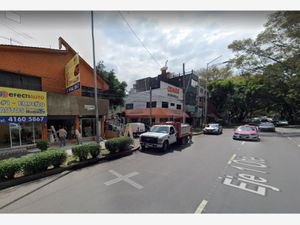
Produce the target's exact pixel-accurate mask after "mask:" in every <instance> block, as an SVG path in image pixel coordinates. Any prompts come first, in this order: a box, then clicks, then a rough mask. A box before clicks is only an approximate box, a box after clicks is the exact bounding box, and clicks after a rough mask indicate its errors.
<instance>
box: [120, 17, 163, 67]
mask: <svg viewBox="0 0 300 225" xmlns="http://www.w3.org/2000/svg"><path fill="white" fill-rule="evenodd" d="M119 14H120V16H121V18H122V19H123V20H124V21H125V23H126V24H127V26H128V27H129V29H130V31H131V32H132V33H133V35H134V36H135V37H136V38H137V39H138V41H139V42H140V43H141V45H142V46H143V47H144V49H146V51H147V52H148V53H149V55H150V56H151V58H152V59H153V60H154V62H155V63H156V64H157V65H158V66H159V67H161V65H160V64H159V62H158V61H157V60H156V59H155V57H154V56H153V54H152V53H151V52H150V50H149V49H148V48H147V47H146V46H145V44H144V43H143V41H142V40H141V39H140V38H139V36H138V35H137V34H136V32H135V31H134V30H133V28H132V27H131V25H130V24H129V22H128V21H127V20H126V18H125V17H124V16H123V14H122V13H121V12H119Z"/></svg>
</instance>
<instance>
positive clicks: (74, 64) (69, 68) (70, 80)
mask: <svg viewBox="0 0 300 225" xmlns="http://www.w3.org/2000/svg"><path fill="white" fill-rule="evenodd" d="M65 77H66V92H67V93H71V92H73V91H75V90H77V89H79V88H80V71H79V55H78V54H76V55H75V56H74V57H73V58H72V59H71V60H70V61H69V62H68V63H67V65H66V66H65Z"/></svg>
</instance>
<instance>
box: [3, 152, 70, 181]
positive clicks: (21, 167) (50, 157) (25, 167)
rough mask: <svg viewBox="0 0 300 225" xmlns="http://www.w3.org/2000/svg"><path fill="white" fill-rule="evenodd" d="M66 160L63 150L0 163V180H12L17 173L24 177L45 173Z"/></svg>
mask: <svg viewBox="0 0 300 225" xmlns="http://www.w3.org/2000/svg"><path fill="white" fill-rule="evenodd" d="M66 159H67V153H66V151H65V150H52V151H47V152H39V153H35V154H33V155H29V156H25V157H23V158H19V159H8V160H2V161H0V180H1V181H3V180H9V179H13V178H14V176H15V174H16V173H17V172H21V171H23V173H24V175H32V174H36V173H41V172H44V171H47V169H48V167H49V166H51V165H53V166H54V168H57V167H59V166H60V165H61V164H63V163H64V162H65V161H66Z"/></svg>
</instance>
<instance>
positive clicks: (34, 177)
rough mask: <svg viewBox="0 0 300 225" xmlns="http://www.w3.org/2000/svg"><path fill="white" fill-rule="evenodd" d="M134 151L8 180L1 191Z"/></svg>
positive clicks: (1, 183)
mask: <svg viewBox="0 0 300 225" xmlns="http://www.w3.org/2000/svg"><path fill="white" fill-rule="evenodd" d="M133 151H134V149H130V150H127V151H124V152H118V153H115V154H109V155H107V156H102V157H100V158H99V157H97V158H95V159H88V160H85V161H82V162H76V163H73V164H71V165H68V166H62V167H59V168H54V169H50V170H47V171H45V172H43V173H39V174H34V175H28V176H23V177H18V178H15V179H12V180H8V181H3V182H0V190H2V189H5V188H9V187H12V186H16V185H19V184H23V183H27V182H30V181H34V180H38V179H41V178H45V177H48V176H52V175H55V174H58V173H62V172H64V171H67V170H69V171H71V170H77V169H81V168H84V167H86V166H90V165H94V164H97V163H98V162H100V161H104V160H107V161H109V160H114V159H119V158H121V157H124V156H128V155H131V154H132V152H133Z"/></svg>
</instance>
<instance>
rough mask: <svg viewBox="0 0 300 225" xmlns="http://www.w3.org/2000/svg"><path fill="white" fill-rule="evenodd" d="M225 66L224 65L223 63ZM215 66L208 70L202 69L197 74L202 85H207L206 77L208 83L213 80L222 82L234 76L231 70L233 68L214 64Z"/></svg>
mask: <svg viewBox="0 0 300 225" xmlns="http://www.w3.org/2000/svg"><path fill="white" fill-rule="evenodd" d="M221 64H223V63H221ZM214 65H215V66H213V65H212V66H210V67H209V68H208V70H206V69H204V68H203V69H200V70H199V71H197V72H196V73H197V74H198V75H199V77H200V79H201V81H202V83H205V81H206V77H207V80H208V81H212V80H222V79H228V78H230V77H232V76H233V72H232V70H231V66H230V65H229V64H228V65H226V66H223V67H221V66H217V65H219V64H218V63H216V64H214Z"/></svg>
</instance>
